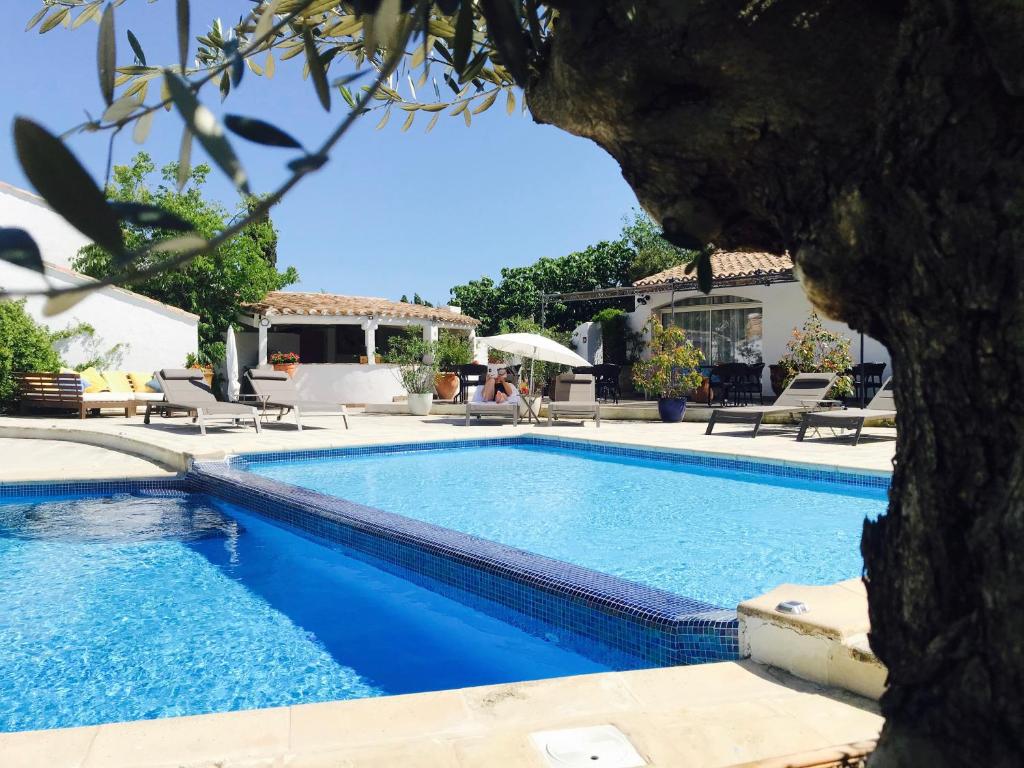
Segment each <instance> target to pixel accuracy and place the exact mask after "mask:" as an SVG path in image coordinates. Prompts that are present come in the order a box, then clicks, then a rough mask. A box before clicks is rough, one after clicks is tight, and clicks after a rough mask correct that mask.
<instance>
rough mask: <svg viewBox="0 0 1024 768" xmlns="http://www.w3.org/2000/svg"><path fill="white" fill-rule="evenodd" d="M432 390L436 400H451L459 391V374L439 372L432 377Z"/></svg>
mask: <svg viewBox="0 0 1024 768" xmlns="http://www.w3.org/2000/svg"><path fill="white" fill-rule="evenodd" d="M434 390H435V391H436V392H437V399H438V400H451V399H452V398H453V397H455V394H456V393H457V392H458V391H459V374H457V373H439V374H437V375H436V376H435V377H434Z"/></svg>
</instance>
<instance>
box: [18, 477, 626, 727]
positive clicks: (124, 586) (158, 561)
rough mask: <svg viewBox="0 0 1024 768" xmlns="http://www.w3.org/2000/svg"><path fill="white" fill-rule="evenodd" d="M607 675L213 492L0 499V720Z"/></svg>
mask: <svg viewBox="0 0 1024 768" xmlns="http://www.w3.org/2000/svg"><path fill="white" fill-rule="evenodd" d="M604 669H606V667H603V666H601V665H599V664H597V663H595V662H593V661H590V660H588V659H586V658H584V657H582V656H579V655H577V654H575V653H572V652H570V651H568V650H566V649H564V648H561V647H559V646H558V645H555V644H553V643H552V642H546V641H544V640H541V639H538V638H536V637H533V636H532V635H529V634H526V633H524V632H522V631H520V630H518V629H516V628H514V627H512V626H511V625H509V624H506V623H504V622H502V621H499V620H497V619H495V618H491V617H489V616H486V615H484V614H481V613H478V612H476V611H474V610H472V609H470V608H468V607H466V606H464V605H462V604H460V603H457V602H454V601H452V600H449V599H447V598H444V597H441V596H440V595H438V594H435V593H433V592H430V591H428V590H426V589H424V588H421V587H418V586H415V585H414V584H412V583H410V582H408V581H405V580H403V579H400V578H398V577H396V576H393V575H390V574H388V573H385V572H383V571H381V570H378V569H376V568H374V567H373V566H371V565H369V564H367V563H366V562H363V561H361V560H356V559H353V558H351V557H349V556H347V555H346V553H344V552H343V551H340V550H338V549H336V548H330V547H328V546H326V545H321V544H319V543H317V542H315V541H312V540H309V539H306V538H303V537H300V536H298V535H295V534H293V533H291V532H290V531H288V530H285V529H283V528H280V527H277V526H276V525H274V524H272V523H270V522H268V521H267V520H265V519H263V518H261V517H259V516H256V515H254V514H251V513H247V512H245V511H243V510H242V509H240V508H238V507H235V506H232V505H230V504H226V503H224V502H222V501H220V500H216V499H213V498H209V497H204V496H186V495H184V494H174V493H173V492H171V493H169V494H158V495H155V496H149V495H135V496H132V495H124V496H115V497H112V498H83V497H75V498H53V499H46V500H39V499H20V500H19V499H12V500H6V501H4V502H0V731H17V730H26V729H36V728H54V727H63V726H71V725H86V724H92V723H102V722H110V721H120V720H131V719H140V718H154V717H164V716H170V715H185V714H199V713H204V712H216V711H226V710H235V709H248V708H254V707H267V706H276V705H287V704H295V703H305V702H314V701H324V700H329V699H348V698H358V697H365V696H378V695H383V694H395V693H409V692H415V691H425V690H439V689H445V688H457V687H463V686H468V685H480V684H488V683H498V682H508V681H514V680H528V679H536V678H542V677H552V676H558V675H568V674H578V673H584V672H594V671H602V670H604Z"/></svg>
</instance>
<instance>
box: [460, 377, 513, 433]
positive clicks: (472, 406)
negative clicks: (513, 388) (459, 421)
mask: <svg viewBox="0 0 1024 768" xmlns="http://www.w3.org/2000/svg"><path fill="white" fill-rule="evenodd" d="M483 391H484V388H483V387H478V388H477V390H476V392H475V393H474V394H473V397H471V398H468V399H467V400H466V426H467V427H468V426H469V425H470V424H471V423H472V417H473V416H476V417H477V418H481V417H484V418H490V419H512V426H513V427H515V426H517V425H518V424H519V409H520V407H521V406H522V402H523V401H522V400H521V399H520V398H519V393H518V392H515V393H513V394H512V396H511V397H510V398H509V399H508V400H506V401H505V402H504V403H495V402H485V401H484V399H483Z"/></svg>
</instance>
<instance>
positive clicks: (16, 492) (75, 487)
mask: <svg viewBox="0 0 1024 768" xmlns="http://www.w3.org/2000/svg"><path fill="white" fill-rule="evenodd" d="M187 487H188V481H187V480H186V478H185V476H184V475H177V476H173V477H161V478H153V479H144V478H140V479H126V480H68V481H66V482H59V481H53V480H42V481H38V482H24V483H0V499H2V498H13V497H21V498H26V497H33V496H77V495H89V496H110V495H113V494H117V493H147V492H160V493H161V495H163V494H165V493H170V492H175V493H184V492H185V490H186V489H187Z"/></svg>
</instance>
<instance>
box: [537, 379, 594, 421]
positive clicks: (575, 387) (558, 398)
mask: <svg viewBox="0 0 1024 768" xmlns="http://www.w3.org/2000/svg"><path fill="white" fill-rule="evenodd" d="M594 378H595V377H593V376H590V375H587V374H582V373H561V374H559V375H558V376H557V377H556V378H555V388H554V392H552V395H551V402H549V403H548V426H549V427H550V426H552V425H553V424H554V422H555V421H556V420H557V419H558V418H559V417H562V418H570V419H580V420H581V421H583V420H586V419H593V420H594V423H595V424H596V425H597V426H598V427H600V426H601V404H600V403H599V402H597V399H596V397H595V380H594Z"/></svg>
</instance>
